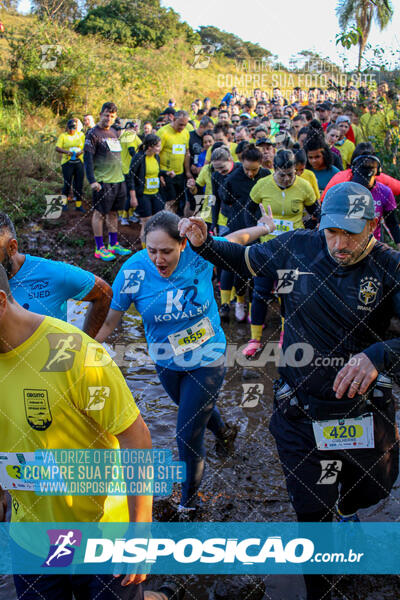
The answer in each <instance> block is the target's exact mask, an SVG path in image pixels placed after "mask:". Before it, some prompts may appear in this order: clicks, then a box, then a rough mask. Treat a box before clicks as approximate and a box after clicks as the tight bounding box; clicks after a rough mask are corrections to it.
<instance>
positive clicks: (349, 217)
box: [319, 181, 375, 233]
mask: <svg viewBox="0 0 400 600" xmlns="http://www.w3.org/2000/svg"><path fill="white" fill-rule="evenodd" d="M374 218H375V205H374V199H373V197H372V194H371V192H370V191H369V190H368V189H367V188H366V187H364V186H363V185H360V184H359V183H355V182H353V181H348V182H343V183H338V184H337V185H334V186H333V187H331V188H330V189H329V190H328V191H327V192H326V195H325V199H324V201H323V203H322V208H321V222H320V225H319V229H329V228H337V229H344V230H345V231H348V232H349V233H361V232H362V231H363V229H364V227H365V222H366V221H371V220H372V219H374Z"/></svg>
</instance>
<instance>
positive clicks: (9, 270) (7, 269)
mask: <svg viewBox="0 0 400 600" xmlns="http://www.w3.org/2000/svg"><path fill="white" fill-rule="evenodd" d="M1 264H2V265H3V267H4V270H5V272H6V273H7V277H8V279H10V278H11V276H12V270H13V264H12V261H11V258H10V257H9V256H8V254H7V253H6V255H5V258H4V260H3V262H2V263H1Z"/></svg>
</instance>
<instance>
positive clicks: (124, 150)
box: [119, 129, 142, 175]
mask: <svg viewBox="0 0 400 600" xmlns="http://www.w3.org/2000/svg"><path fill="white" fill-rule="evenodd" d="M119 143H120V144H121V164H122V172H123V174H124V175H128V173H129V167H130V165H131V160H132V156H131V155H130V153H129V148H135V151H136V150H137V149H138V148H139V146H140V145H141V143H142V140H141V139H140V137H139V136H138V134H137V133H136V131H135V130H134V129H125V130H124V131H123V132H122V133H121V135H120V137H119Z"/></svg>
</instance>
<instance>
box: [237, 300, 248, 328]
mask: <svg viewBox="0 0 400 600" xmlns="http://www.w3.org/2000/svg"><path fill="white" fill-rule="evenodd" d="M235 318H236V321H237V322H238V323H243V322H244V321H245V320H246V309H245V305H244V302H235Z"/></svg>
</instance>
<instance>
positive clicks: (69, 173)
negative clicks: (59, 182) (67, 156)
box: [61, 160, 84, 200]
mask: <svg viewBox="0 0 400 600" xmlns="http://www.w3.org/2000/svg"><path fill="white" fill-rule="evenodd" d="M61 168H62V174H63V177H64V187H63V190H62V194H63V196H68V195H69V191H70V189H71V185H72V186H73V187H72V189H73V192H74V198H75V200H82V190H83V178H84V169H83V163H82V161H81V160H78V161H77V162H71V161H70V160H69V161H68V162H66V163H64V164H63V165H62V167H61Z"/></svg>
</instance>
